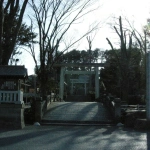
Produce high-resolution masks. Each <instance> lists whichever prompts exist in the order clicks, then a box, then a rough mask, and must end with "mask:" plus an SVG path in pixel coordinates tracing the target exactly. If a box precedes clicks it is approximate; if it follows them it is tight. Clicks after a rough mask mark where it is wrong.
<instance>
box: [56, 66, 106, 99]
mask: <svg viewBox="0 0 150 150" xmlns="http://www.w3.org/2000/svg"><path fill="white" fill-rule="evenodd" d="M105 66H106V63H62V64H55V65H54V67H61V73H60V87H59V97H60V98H61V99H63V95H64V76H65V74H95V98H99V75H98V74H99V70H98V68H99V67H105ZM65 67H94V68H95V71H66V70H65Z"/></svg>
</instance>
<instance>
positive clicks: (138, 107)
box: [121, 105, 146, 110]
mask: <svg viewBox="0 0 150 150" xmlns="http://www.w3.org/2000/svg"><path fill="white" fill-rule="evenodd" d="M121 109H123V110H127V109H129V110H130V109H132V110H146V105H121Z"/></svg>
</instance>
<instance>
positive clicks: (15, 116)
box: [0, 103, 25, 129]
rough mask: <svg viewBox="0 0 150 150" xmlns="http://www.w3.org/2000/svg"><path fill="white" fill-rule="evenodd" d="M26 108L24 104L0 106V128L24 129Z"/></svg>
mask: <svg viewBox="0 0 150 150" xmlns="http://www.w3.org/2000/svg"><path fill="white" fill-rule="evenodd" d="M24 107H25V106H24V104H8V103H7V104H6V103H5V104H0V128H2V129H3V128H4V129H22V128H24V127H25V123H24Z"/></svg>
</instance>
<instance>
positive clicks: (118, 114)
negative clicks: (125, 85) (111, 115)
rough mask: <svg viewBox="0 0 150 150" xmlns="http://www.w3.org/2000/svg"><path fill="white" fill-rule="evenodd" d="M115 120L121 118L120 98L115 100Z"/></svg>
mask: <svg viewBox="0 0 150 150" xmlns="http://www.w3.org/2000/svg"><path fill="white" fill-rule="evenodd" d="M114 101H115V119H118V118H119V117H121V100H120V98H115V99H114Z"/></svg>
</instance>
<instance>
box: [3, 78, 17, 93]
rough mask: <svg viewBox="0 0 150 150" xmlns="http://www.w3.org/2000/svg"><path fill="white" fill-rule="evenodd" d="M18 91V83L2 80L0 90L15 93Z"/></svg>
mask: <svg viewBox="0 0 150 150" xmlns="http://www.w3.org/2000/svg"><path fill="white" fill-rule="evenodd" d="M16 89H17V83H16V82H15V81H13V80H7V81H4V80H0V90H9V91H13V90H16Z"/></svg>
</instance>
